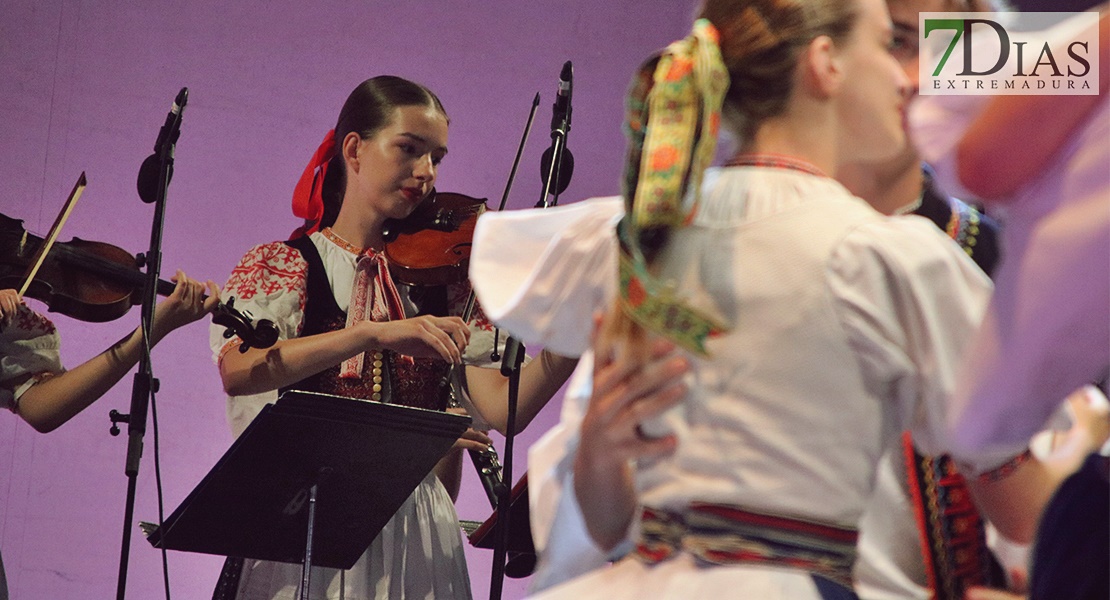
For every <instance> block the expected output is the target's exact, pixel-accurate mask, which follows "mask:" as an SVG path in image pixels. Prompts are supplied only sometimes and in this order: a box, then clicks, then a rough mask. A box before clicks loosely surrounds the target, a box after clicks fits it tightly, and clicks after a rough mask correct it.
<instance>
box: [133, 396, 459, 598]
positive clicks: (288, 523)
mask: <svg viewBox="0 0 1110 600" xmlns="http://www.w3.org/2000/svg"><path fill="white" fill-rule="evenodd" d="M469 425H470V417H468V416H464V415H455V414H450V413H444V412H439V411H431V410H423V409H419V408H410V407H406V406H399V405H394V404H382V403H379V402H368V401H362V400H356V399H352V398H344V397H341V396H331V395H328V394H318V393H310V392H298V391H291V392H286V393H285V394H283V395H282V396H281V398H280V399H279V400H278V401H277V403H276V404H272V405H267V406H265V407H263V409H262V411H261V412H260V413H259V414H258V416H257V417H256V418H255V419H254V421H252V422H251V424H250V425H249V426H248V427H247V429H246V430H245V431H244V432H243V434H242V435H240V436H239V438H238V439H237V440H235V442H234V443H233V444H232V445H231V447H230V448H229V449H228V450H227V452H225V453H224V455H223V457H221V458H220V460H219V461H218V462H217V463H216V466H214V467H213V468H212V470H211V471H209V472H208V474H207V475H205V477H204V479H203V480H201V482H200V483H199V484H197V486H196V488H194V489H193V491H192V492H190V493H189V495H188V496H187V497H186V498H185V500H184V501H183V502H182V503H181V505H180V506H179V507H178V508H177V510H175V511H174V512H173V514H171V515H170V517H169V518H168V519H166V520H165V523H164V524H163V526H162V527H161V528H158V529H155V530H154V531H153V532H152V533H151V535H150V536H149V537H148V540H149V541H150V543H151V544H152V545H154V546H155V547H158V548H161V547H163V545H164V546H165V548H167V549H170V550H181V551H185V552H201V553H204V554H217V555H222V556H235V557H243V558H253V559H261V560H272V561H278V562H288V563H302V564H303V565H304V567H303V572H302V573H303V576H302V595H303V594H305V593H307V591H308V585H307V584H308V573H309V568H310V567H311V566H313V565H316V566H323V567H330V568H336V569H349V568H351V567H352V566H353V565H354V564H355V562H356V561H358V558H359V557H360V556H361V555H362V553H363V552H365V551H366V549H367V548H368V547H369V546H370V543H371V542H373V541H374V538H375V537H377V535H378V532H380V531H381V529H382V527H384V526H385V524H386V523H387V522H388V521H389V519H390V518H392V517H393V514H394V513H395V512H397V509H398V508H399V507H400V506H401V504H402V503H404V501H405V500H406V499H408V497H409V495H410V494H411V493H412V491H413V490H414V489H415V488H416V486H417V485H418V484H419V483H420V482H421V481H422V480H423V479H424V477H425V476H426V475H427V474H428V473H429V472H431V470H432V468H433V467H435V465H436V462H438V461H439V459H440V458H442V457H443V456H444V455H445V454H446V453H447V451H448V450H449V449H450V448H451V446H452V444H454V442H455V440H457V439H458V438H459V436H460V435H462V433H463V432H464V431H466V429H467V427H469ZM313 495H316V496H318V498H319V499H318V501H317V502H314V501H313V500H314V499H313V497H312V496H313ZM313 513H315V514H314V516H313Z"/></svg>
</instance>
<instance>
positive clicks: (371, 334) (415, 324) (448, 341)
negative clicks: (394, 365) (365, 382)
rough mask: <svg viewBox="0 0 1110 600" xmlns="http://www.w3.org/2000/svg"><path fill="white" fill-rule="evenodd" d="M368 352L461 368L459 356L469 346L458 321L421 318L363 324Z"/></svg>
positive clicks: (463, 326) (463, 325) (466, 330)
mask: <svg viewBox="0 0 1110 600" xmlns="http://www.w3.org/2000/svg"><path fill="white" fill-rule="evenodd" d="M358 326H359V327H362V328H363V330H364V331H366V332H367V337H368V342H369V343H368V349H370V350H379V349H382V348H387V349H389V350H393V351H395V352H398V353H400V354H404V355H406V356H415V357H419V358H442V359H443V360H445V361H447V362H449V363H453V364H462V353H463V350H465V349H466V345H467V344H468V343H469V342H470V328H469V327H467V326H466V323H464V322H463V320H462V319H460V318H458V317H433V316H430V315H424V316H421V317H414V318H412V319H401V320H399V321H385V322H381V323H379V322H374V321H363V322H361V323H359V324H358Z"/></svg>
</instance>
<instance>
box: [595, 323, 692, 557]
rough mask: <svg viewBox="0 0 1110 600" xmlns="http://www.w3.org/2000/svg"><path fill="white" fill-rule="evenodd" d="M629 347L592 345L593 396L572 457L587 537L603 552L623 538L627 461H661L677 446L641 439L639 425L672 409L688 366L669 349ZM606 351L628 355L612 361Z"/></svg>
mask: <svg viewBox="0 0 1110 600" xmlns="http://www.w3.org/2000/svg"><path fill="white" fill-rule="evenodd" d="M595 337H596V336H595ZM629 341H631V340H621V342H629ZM635 342H636V343H635V347H634V348H632V349H629V347H630V344H627V343H617V344H616V345H613V346H611V345H609V344H607V343H605V342H604V340H597V341H595V342H594V380H593V394H592V396H591V398H590V404H589V407H588V408H587V409H586V414H585V415H584V416H583V419H582V425H581V438H580V439H579V443H578V451H577V453H576V454H575V457H574V493H575V496H576V497H577V499H578V506H579V507H581V509H582V516H583V518H584V519H585V521H586V529H587V530H588V531H589V532H590V537H592V538H593V540H594V542H595V543H596V544H597V545H598V546H599V547H600V548H602V549H603V550H606V551H608V550H612V549H613V548H614V547H616V545H617V544H618V543H620V541H621V540H622V539H624V537H625V536H626V535H627V534H628V527H629V525H630V524H631V522H632V518H633V514H634V512H635V510H636V506H637V503H638V499H637V498H636V490H635V482H634V477H633V472H632V465H631V461H632V460H636V459H644V458H652V457H659V456H665V455H667V454H670V453H672V452H674V450H675V447H676V444H677V440H676V438H675V437H674V436H673V435H669V436H665V437H661V438H648V437H647V436H645V435H644V432H643V430H642V429H641V427H640V424H641V423H642V422H643V421H644V420H645V419H650V418H653V417H656V416H658V415H660V414H662V413H663V412H664V411H666V410H668V409H669V408H671V407H673V406H675V405H677V404H678V403H679V402H680V401H681V400H682V398H683V396H685V394H686V386H685V384H684V383H683V382H682V375H683V374H684V373H685V372H686V371H687V370H688V369H689V362H688V361H687V359H686V358H685V357H683V356H681V355H679V354H678V353H677V352H676V351H675V347H674V344H671V343H670V342H667V341H663V340H654V341H650V342H649V341H646V340H643V339H637V340H635ZM645 344H646V345H645ZM613 348H619V349H621V350H628V351H621V352H619V353H616V354H614V352H613V351H612V350H613ZM644 348H646V350H644ZM614 356H615V358H614Z"/></svg>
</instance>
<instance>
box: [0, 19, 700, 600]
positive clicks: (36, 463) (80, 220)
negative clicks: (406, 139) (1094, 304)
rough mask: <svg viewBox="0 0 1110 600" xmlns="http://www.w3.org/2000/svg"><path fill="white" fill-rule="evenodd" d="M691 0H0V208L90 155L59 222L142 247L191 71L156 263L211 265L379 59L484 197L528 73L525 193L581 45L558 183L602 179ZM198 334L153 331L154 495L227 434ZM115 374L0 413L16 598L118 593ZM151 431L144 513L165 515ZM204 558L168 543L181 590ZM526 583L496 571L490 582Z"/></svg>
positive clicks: (282, 217)
mask: <svg viewBox="0 0 1110 600" xmlns="http://www.w3.org/2000/svg"><path fill="white" fill-rule="evenodd" d="M694 10H695V7H694V2H693V0H680V1H678V2H675V1H673V0H652V1H648V2H645V1H643V0H606V1H603V2H597V1H596V0H568V1H564V2H517V1H509V0H498V1H492V2H479V1H473V0H470V1H459V2H431V1H426V0H412V1H407V2H383V1H380V0H359V1H354V0H351V1H345V2H344V1H333V0H324V1H321V2H302V1H300V0H267V1H265V2H262V1H258V0H241V1H236V2H216V1H211V0H208V1H200V0H195V1H193V0H191V1H186V2H181V1H176V2H168V1H166V0H145V1H143V2H116V1H109V0H2V1H0V123H2V126H0V182H2V186H3V192H2V193H0V212H2V213H4V214H6V215H9V216H12V217H16V218H19V219H22V220H23V221H24V223H25V225H26V227H27V229H28V230H30V231H32V232H37V233H39V234H40V235H41V234H43V233H45V232H46V231H47V230H48V229H49V227H50V225H51V223H52V222H53V220H54V216H55V213H56V212H57V211H58V209H59V208H60V207H61V205H62V203H63V201H64V199H65V196H66V194H67V193H68V192H69V190H70V188H71V187H72V186H73V184H74V182H75V181H76V179H77V176H78V175H79V174H80V173H81V172H82V171H84V172H86V173H87V174H88V181H89V186H88V189H87V191H86V192H85V194H84V197H82V198H81V201H80V202H79V203H78V205H77V207H76V210H75V211H74V212H73V216H72V217H71V218H70V220H69V223H68V224H67V225H66V228H65V230H64V231H63V234H62V239H63V240H68V239H70V238H71V237H75V236H76V237H80V238H84V239H90V240H99V241H107V242H111V243H113V244H116V245H118V246H122V247H123V248H126V249H127V250H129V251H130V252H133V253H137V252H141V251H144V250H145V249H146V248H147V246H148V244H149V239H150V229H151V220H152V216H153V209H152V207H151V206H150V205H147V204H143V203H142V202H140V200H139V198H138V196H137V193H136V191H135V176H136V173H137V172H138V168H139V165H140V163H141V162H142V161H143V159H144V158H145V157H146V156H147V155H148V154H150V153H151V150H152V148H153V144H154V141H155V137H156V135H157V133H158V128H159V127H160V126H161V125H162V123H163V121H164V119H165V116H166V112H167V110H168V109H169V108H170V104H171V101H172V99H173V98H174V96H175V95H176V94H177V91H178V90H179V89H180V88H181V87H183V86H187V87H188V88H189V91H190V95H189V101H188V106H187V108H186V110H185V113H184V122H183V124H182V128H181V138H180V141H179V142H178V145H177V159H176V170H175V174H174V178H173V182H172V185H171V187H170V194H169V202H168V207H167V210H166V226H165V236H164V258H163V265H164V269H165V274H166V275H167V276H169V275H172V274H173V272H174V270H175V269H183V270H185V271H186V272H187V273H188V274H189V275H191V276H193V277H196V278H201V279H208V278H211V279H213V280H215V281H216V282H217V283H220V284H223V282H224V281H225V280H226V278H227V276H228V274H229V272H230V270H231V268H232V266H234V264H235V263H236V262H237V261H238V259H239V257H240V256H241V255H242V254H243V252H244V251H245V250H247V249H248V248H249V247H251V246H252V245H254V244H257V243H260V242H265V241H271V240H280V239H285V238H286V236H288V234H289V233H290V232H291V231H292V230H293V228H294V227H295V226H296V225H297V224H298V223H297V221H296V220H295V219H294V218H293V217H292V215H291V213H290V195H291V192H292V189H293V185H294V183H295V181H296V180H297V177H298V176H299V175H300V173H301V171H302V169H303V168H304V165H305V163H306V162H307V161H308V159H309V157H310V156H311V154H312V152H313V151H314V150H315V148H316V146H317V144H318V143H319V141H320V139H321V138H322V136H323V134H324V132H325V131H326V130H327V129H329V128H330V127H332V126H334V124H335V119H336V116H337V114H338V111H339V108H340V106H341V105H342V103H343V100H344V99H345V98H346V96H347V94H348V93H349V92H350V90H351V89H352V88H353V87H354V86H355V85H356V84H357V83H358V82H360V81H362V80H363V79H366V78H368V77H371V76H374V75H379V74H387V73H391V74H398V75H402V76H405V77H408V78H411V79H414V80H416V81H419V82H422V83H424V84H426V85H428V86H429V87H430V88H432V89H433V90H435V91H436V92H437V93H438V94H439V96H440V98H441V99H442V100H443V104H444V105H445V107H446V109H447V112H448V113H449V115H450V117H451V131H450V141H449V146H450V156H449V157H448V158H447V159H446V160H445V161H444V163H443V165H442V167H441V170H440V178H439V182H438V187H439V189H440V190H444V191H456V192H462V193H465V194H469V195H473V196H479V197H486V198H489V199H490V201H491V204H494V205H496V202H497V201H498V200H499V199H500V197H501V194H502V191H503V189H504V185H505V180H506V178H507V176H508V173H509V169H510V166H511V163H512V159H513V155H514V153H515V151H516V148H517V144H518V142H519V140H520V136H521V132H522V130H523V126H524V123H525V119H526V117H527V115H528V110H529V106H530V103H531V100H532V97H533V95H535V93H536V92H540V94H541V96H542V100H541V105H540V109H539V111H538V113H537V120H536V127H535V129H534V130H533V132H532V137H531V139H530V141H529V144H528V146H527V149H526V151H525V153H524V157H523V160H522V162H521V167H520V173H519V176H518V179H517V183H516V186H515V187H514V189H513V193H512V195H511V198H510V202H509V208H510V209H520V208H526V207H530V206H532V205H533V204H535V202H536V201H537V200H538V198H539V194H540V177H539V171H540V167H539V162H540V154H541V153H542V151H543V150H544V149H545V148H546V147H547V146H548V144H549V137H548V132H549V129H548V125H549V121H550V118H551V104H552V101H553V100H554V92H555V88H556V83H557V79H558V74H559V70H560V67H561V66H562V64H563V62H564V61H565V60H572V61H574V69H575V70H574V75H575V80H574V85H575V88H574V116H573V130H572V131H571V133H570V136H569V140H570V142H569V147H570V148H571V150H572V151H573V153H574V156H575V158H576V165H577V166H576V169H575V172H574V178H573V180H572V182H571V184H570V187H569V189H568V190H567V191H566V192H565V194H564V195H563V197H562V202H563V203H569V202H573V201H577V200H580V199H583V198H586V197H589V196H597V195H609V194H616V193H619V176H620V170H621V163H622V158H623V154H624V147H625V144H624V138H623V136H622V133H621V121H622V117H623V96H624V92H625V89H626V86H627V83H628V81H629V78H630V75H631V73H632V72H633V70H634V69H635V68H636V67H637V65H638V64H639V63H640V62H641V60H643V59H644V58H645V57H646V56H647V55H648V54H649V53H650V52H651V51H653V50H655V49H657V48H660V47H662V46H663V45H665V44H666V43H668V42H669V41H671V40H673V39H677V38H679V37H682V36H683V35H685V32H686V31H688V28H689V25H690V22H691V15H692V14H693V11H694ZM30 302H31V303H32V305H34V306H36V307H39V308H41V306H42V305H41V304H39V303H37V302H35V301H33V300H32V301H30ZM138 312H139V311H138V309H134V310H132V312H130V313H129V314H127V315H126V316H125V317H124V318H121V319H119V320H117V321H114V322H111V323H107V324H87V323H82V322H78V321H74V320H71V319H68V318H65V317H56V318H55V322H56V323H57V325H58V329H59V330H60V332H61V334H62V338H63V352H62V356H63V359H64V361H65V363H66V364H67V365H70V366H75V365H77V364H78V363H80V362H81V361H83V360H85V359H88V358H89V357H91V356H93V355H94V354H95V353H98V352H100V351H102V350H103V349H104V348H106V347H107V346H108V345H109V344H111V343H113V342H115V341H116V340H117V339H119V338H120V337H121V336H123V335H124V334H126V333H127V332H128V331H130V330H131V329H132V328H134V327H135V326H136V324H137V322H138ZM587 317H588V315H583V318H584V319H586V318H587ZM207 340H208V324H207V322H202V323H197V324H194V325H192V326H189V327H187V328H186V329H184V330H181V331H178V332H176V333H175V334H174V335H172V336H171V337H169V338H168V339H167V340H165V341H164V342H163V343H162V344H161V345H160V346H158V347H157V348H155V351H154V370H155V374H156V376H157V377H158V378H159V379H160V380H161V392H160V394H159V395H158V406H157V409H158V418H159V430H160V434H161V438H160V448H159V450H160V455H161V471H162V484H163V490H164V494H165V508H166V513H167V514H168V513H169V512H170V511H172V510H173V509H174V508H175V507H176V506H177V505H178V504H179V503H180V502H181V500H182V499H183V498H184V497H185V495H186V494H187V493H188V492H189V491H190V490H191V489H192V488H193V486H194V485H196V483H197V482H198V481H199V480H200V479H201V477H202V476H203V475H204V474H205V473H206V472H208V470H209V469H210V468H211V467H212V466H213V464H214V463H215V462H216V460H217V459H218V458H219V456H220V455H221V454H222V453H223V452H224V451H225V450H226V449H227V447H228V446H229V444H230V443H231V441H232V440H231V435H230V434H229V432H228V428H227V425H226V423H225V420H224V402H225V400H224V395H223V392H222V389H221V386H220V382H219V378H218V375H217V372H216V367H215V365H214V364H213V362H212V358H211V355H210V352H209V349H208V342H207ZM532 350H535V349H532ZM130 397H131V378H130V377H128V378H126V379H125V380H124V381H123V382H122V383H120V384H119V385H118V386H116V388H115V389H113V390H112V391H111V392H110V393H108V394H107V395H106V397H104V398H103V399H101V400H100V401H99V402H97V403H96V404H95V405H93V406H92V407H91V408H90V409H88V410H86V411H85V412H84V413H82V414H81V415H79V416H77V417H76V418H74V419H73V420H72V421H71V422H70V423H68V424H66V425H65V426H63V427H62V428H61V429H59V430H57V431H55V432H54V433H52V434H50V435H46V436H43V435H40V434H37V433H35V432H34V431H33V430H32V429H31V428H30V427H29V426H27V425H26V424H25V423H23V422H22V421H20V420H19V419H18V418H16V417H14V416H12V415H0V417H3V418H0V549H2V551H3V560H4V564H5V566H6V569H7V574H8V579H9V586H10V590H11V596H12V598H16V599H27V600H34V599H40V598H50V599H69V598H73V599H88V598H109V597H113V596H114V594H115V589H116V582H117V571H118V569H119V566H118V565H119V555H120V542H121V528H122V523H123V510H124V498H125V492H126V482H127V480H126V478H125V476H124V474H123V467H124V453H125V448H126V445H127V444H126V436H125V435H124V436H120V437H110V436H109V435H108V428H109V422H108V411H109V410H110V409H118V410H120V411H121V412H126V411H127V410H128V407H129V404H130ZM558 408H559V401H558V400H556V401H553V402H552V404H551V405H550V406H548V407H547V409H546V410H545V411H544V412H543V413H541V415H540V417H539V418H538V419H537V420H536V422H534V423H533V424H532V426H531V428H530V429H529V430H527V431H526V432H525V433H524V434H523V435H522V436H521V438H520V439H519V441H518V445H517V448H518V452H517V460H518V463H517V464H518V465H519V466H520V467H521V468H523V466H524V461H525V460H526V452H525V451H526V450H527V448H528V447H529V445H530V444H531V443H532V442H533V441H534V440H535V439H536V438H537V437H538V436H539V435H540V434H541V433H542V432H543V431H544V430H546V429H547V428H548V427H550V426H551V425H552V424H553V423H554V422H555V421H556V420H557V416H558ZM151 432H152V431H148V435H147V438H146V451H145V453H144V456H143V459H142V467H141V472H140V475H139V481H138V498H137V505H136V520H146V521H153V520H156V519H157V495H156V487H155V463H154V458H155V447H154V438H153V437H152V436H151ZM499 442H500V440H499ZM383 443H385V441H384V440H383ZM466 469H467V471H465V476H466V480H465V483H464V490H463V495H462V498H461V499H460V501H459V510H458V512H459V515H460V516H461V517H462V518H464V519H475V520H481V519H484V518H485V517H486V516H487V515H488V514H489V508H490V507H489V505H488V503H487V501H486V498H485V496H484V494H483V493H482V491H481V488H480V485H479V484H478V481H477V479H476V477H475V475H474V473H473V470H472V469H471V468H470V467H469V466H467V467H466ZM518 472H519V471H518ZM130 550H131V557H130V569H129V572H128V578H127V591H128V594H127V596H128V598H142V599H149V598H159V597H162V574H161V571H162V569H161V559H160V555H159V553H158V552H157V551H155V550H154V549H153V548H152V547H151V546H149V544H147V542H146V541H145V540H143V538H142V536H141V534H140V533H139V531H138V529H137V528H136V529H135V531H134V535H133V537H132V541H131V544H130ZM468 561H469V564H470V571H471V576H472V577H471V579H472V582H473V588H474V593H475V596H476V597H478V598H483V597H487V596H488V591H487V590H488V585H489V571H490V563H491V553H490V552H489V551H486V550H481V551H479V550H473V549H470V550H469V551H468ZM220 565H221V559H220V558H217V557H214V556H206V555H198V554H187V553H178V552H171V553H170V555H169V567H170V582H171V589H172V591H173V595H174V597H176V598H189V599H193V598H207V597H209V595H210V594H211V590H212V586H213V583H214V582H215V580H216V576H217V572H218V570H219V567H220ZM524 590H525V584H524V583H522V582H520V581H517V580H510V581H509V582H508V584H507V587H506V593H505V597H506V598H517V597H521V596H522V595H523V594H524Z"/></svg>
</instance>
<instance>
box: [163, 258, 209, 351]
mask: <svg viewBox="0 0 1110 600" xmlns="http://www.w3.org/2000/svg"><path fill="white" fill-rule="evenodd" d="M173 281H174V282H176V283H177V287H175V288H174V289H173V293H172V294H170V295H169V296H168V297H167V298H166V299H165V300H163V301H162V302H160V303H158V306H156V307H155V308H154V333H153V338H154V340H155V341H157V340H159V339H161V338H162V337H163V336H165V335H166V334H167V333H169V332H171V331H173V330H174V329H177V328H178V327H181V326H182V325H188V324H189V323H192V322H193V321H196V320H198V319H200V318H201V317H203V316H204V315H206V314H208V313H210V312H212V309H214V308H216V304H218V303H219V301H220V288H219V286H217V285H216V284H215V283H214V282H212V280H209V281H208V282H207V284H203V283H200V282H199V281H194V280H192V279H189V277H188V276H186V275H185V273H184V272H183V271H181V270H180V269H179V270H178V271H177V275H174V277H173ZM205 285H207V287H208V297H207V298H206V297H205V296H204V291H205Z"/></svg>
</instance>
